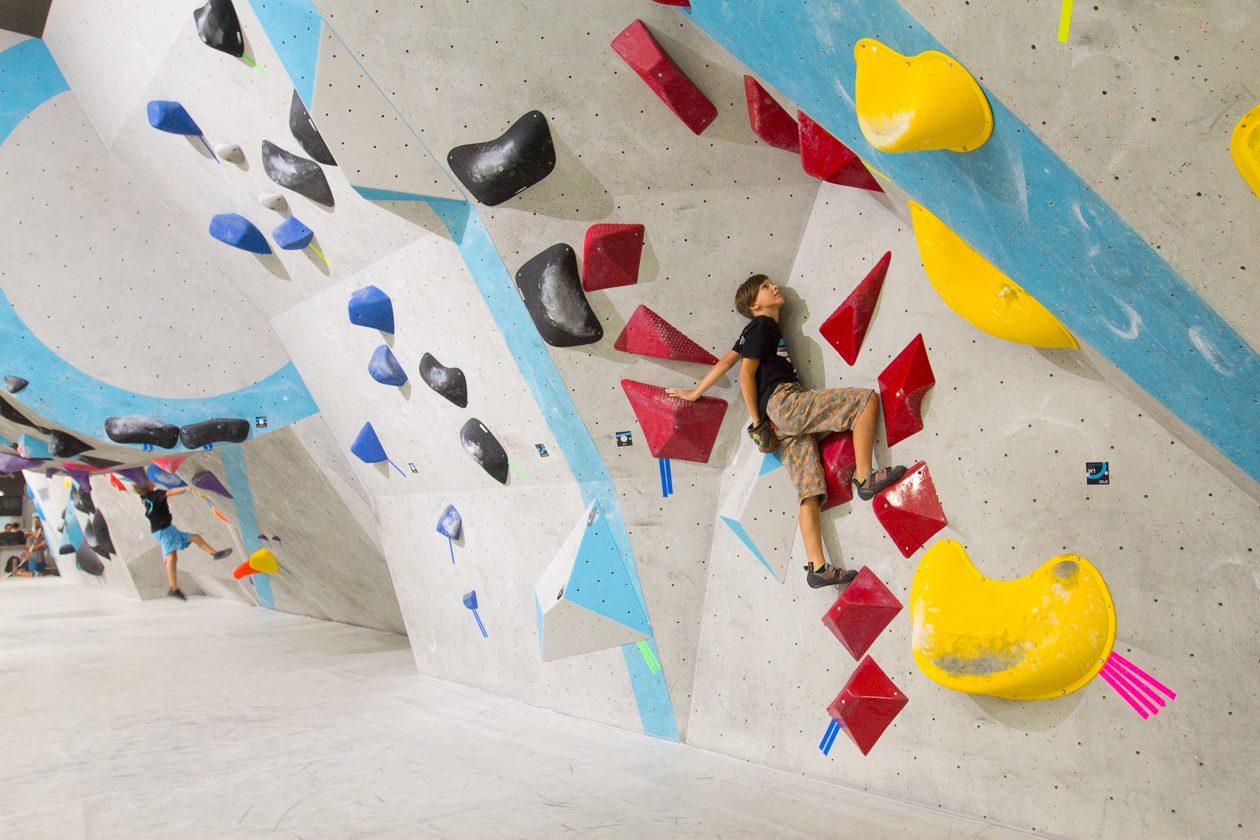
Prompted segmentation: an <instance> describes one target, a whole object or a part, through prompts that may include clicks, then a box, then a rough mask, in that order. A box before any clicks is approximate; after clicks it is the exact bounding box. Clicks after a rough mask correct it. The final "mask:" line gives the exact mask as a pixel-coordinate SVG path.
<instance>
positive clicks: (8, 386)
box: [4, 376, 31, 394]
mask: <svg viewBox="0 0 1260 840" xmlns="http://www.w3.org/2000/svg"><path fill="white" fill-rule="evenodd" d="M30 384H31V383H30V382H28V381H27V380H25V379H23V378H22V377H20V376H6V377H5V378H4V390H6V391H8V392H9V393H10V394H16V393H17V392H18V391H21V390H22V389H23V388H25V387H26V386H27V385H30Z"/></svg>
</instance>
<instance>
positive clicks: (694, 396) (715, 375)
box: [665, 350, 740, 402]
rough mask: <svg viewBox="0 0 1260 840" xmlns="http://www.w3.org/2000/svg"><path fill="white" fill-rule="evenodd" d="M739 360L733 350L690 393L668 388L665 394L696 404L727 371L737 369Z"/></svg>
mask: <svg viewBox="0 0 1260 840" xmlns="http://www.w3.org/2000/svg"><path fill="white" fill-rule="evenodd" d="M739 359H740V356H739V354H738V353H736V352H735V351H734V350H732V351H731V352H729V353H727V354H726V355H725V356H723V357H722V358H720V359H718V360H717V364H715V365H713V367H711V368H709V372H708V373H706V374H705V375H704V379H701V380H700V384H699V385H697V386H696V387H695V388H694V389H693V390H690V391H688V390H686V389H685V388H666V389H665V393H667V394H669V395H670V396H671V397H678V398H679V399H683V400H686V401H687V402H695V401H696V400H698V399H700V396H701V395H702V394H703V393H704V392H705V391H707V390H709V389H710V388H712V387H713V383H715V382H717V381H718V380H719V379H721V378H722V377H723V376H726V373H727V371H729V370H730V369H731V368H733V367H735V363H736V362H738V361H739Z"/></svg>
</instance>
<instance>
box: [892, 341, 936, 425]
mask: <svg viewBox="0 0 1260 840" xmlns="http://www.w3.org/2000/svg"><path fill="white" fill-rule="evenodd" d="M935 384H936V376H935V375H934V374H933V373H932V363H931V362H929V361H928V355H927V346H926V345H924V343H923V333H919V334H918V335H916V336H915V337H914V338H913V339H912V340H911V341H910V343H909V344H907V345H906V346H905V349H903V350H902V351H901V352H900V353H898V354H897V358H895V359H893V360H892V361H891V362H889V363H888V367H886V368H884V371H883V373H881V374H880V375H879V400H880V403H882V405H883V409H884V430H885V431H886V432H887V433H888V445H889V446H892V445H894V444H896V443H900V442H901V441H903V440H905V439H906V438H908V437H910V436H911V435H912V434H914V433H915V432H919V431H922V430H923V413H922V408H923V398H924V397H925V396H926V395H927V392H928V389H929V388H931V387H932V386H933V385H935Z"/></svg>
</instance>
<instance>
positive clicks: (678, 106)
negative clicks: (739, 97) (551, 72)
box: [612, 20, 717, 134]
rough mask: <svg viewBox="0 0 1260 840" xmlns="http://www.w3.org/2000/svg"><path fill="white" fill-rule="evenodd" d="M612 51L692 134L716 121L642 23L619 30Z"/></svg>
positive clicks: (714, 112) (713, 112)
mask: <svg viewBox="0 0 1260 840" xmlns="http://www.w3.org/2000/svg"><path fill="white" fill-rule="evenodd" d="M612 48H613V51H614V52H616V53H617V55H619V56H621V57H622V59H623V60H624V61H625V62H626V64H629V65H630V67H631V68H632V69H633V70H634V72H636V73H638V74H639V78H640V79H642V80H643V81H644V82H645V83H646V84H647V86H648V87H650V88H651V89H652V90H653V91H654V92H655V93H656V95H657V96H659V97H660V98H661V101H662V102H664V103H665V104H666V105H668V106H669V110H671V111H673V112H674V114H675V115H676V116H677V117H678V119H680V120H682V121H683V122H684V123H686V125H687V128H690V129H691V130H692V132H694V133H695V134H699V133H700V132H702V131H704V130H705V129H706V128H708V127H709V123H711V122H713V120H714V119H715V118H716V117H717V108H716V107H714V105H713V103H712V102H710V101H709V98H708V97H707V96H705V95H704V93H703V92H702V91H701V90H700V88H698V87H696V83H695V82H693V81H692V80H691V78H690V77H689V76H688V75H687V74H686V73H684V72H683V71H682V68H681V67H679V66H678V65H677V64H675V63H674V60H673V59H672V58H670V57H669V54H668V53H666V52H665V50H664V49H662V48H661V45H660V44H658V43H656V39H655V38H653V37H652V33H651V32H649V31H648V28H647V27H646V26H644V25H643V21H641V20H636V21H634V22H633V23H631V24H630V25H629V26H627V27H626V28H625V29H623V30H622V31H621V33H620V34H619V35H618V36H617V37H616V38H613V40H612Z"/></svg>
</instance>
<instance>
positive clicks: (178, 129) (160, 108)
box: [148, 99, 201, 137]
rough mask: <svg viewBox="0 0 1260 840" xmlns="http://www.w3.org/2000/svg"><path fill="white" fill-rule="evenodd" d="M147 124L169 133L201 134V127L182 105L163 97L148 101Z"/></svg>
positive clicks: (195, 135)
mask: <svg viewBox="0 0 1260 840" xmlns="http://www.w3.org/2000/svg"><path fill="white" fill-rule="evenodd" d="M148 110H149V125H151V126H153V127H154V128H156V129H157V130H158V131H165V132H167V133H169V134H187V135H191V136H193V137H200V136H201V127H200V126H198V125H197V123H196V122H195V121H194V120H193V118H192V116H190V115H189V113H188V111H186V110H185V109H184V106H183V105H180V104H179V103H178V102H172V101H169V100H164V99H154V100H153V101H152V102H150V103H149V109H148Z"/></svg>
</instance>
